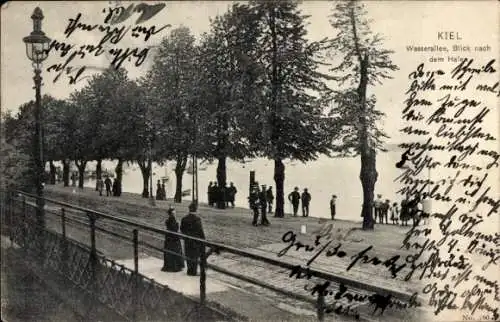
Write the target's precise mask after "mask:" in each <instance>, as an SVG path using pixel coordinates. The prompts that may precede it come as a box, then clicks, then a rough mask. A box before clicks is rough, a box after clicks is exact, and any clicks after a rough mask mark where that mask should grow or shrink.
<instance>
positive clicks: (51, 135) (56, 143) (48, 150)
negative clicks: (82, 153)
mask: <svg viewBox="0 0 500 322" xmlns="http://www.w3.org/2000/svg"><path fill="white" fill-rule="evenodd" d="M66 105H67V103H66V102H65V101H64V100H58V99H55V98H52V97H50V98H47V99H46V100H45V102H44V104H43V108H44V120H43V124H44V153H45V159H46V160H48V161H49V165H50V176H49V183H50V184H55V183H56V167H55V165H54V161H62V162H63V166H64V165H65V163H66V157H67V153H68V152H69V151H67V150H66V147H67V145H66V143H67V142H66V135H67V134H68V133H67V132H68V129H67V128H66V127H65V126H66V124H64V121H65V116H66V115H65V113H66ZM68 166H69V165H68ZM68 171H69V168H68Z"/></svg>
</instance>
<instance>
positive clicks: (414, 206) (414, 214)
mask: <svg viewBox="0 0 500 322" xmlns="http://www.w3.org/2000/svg"><path fill="white" fill-rule="evenodd" d="M407 207H408V211H409V214H410V218H411V219H412V220H413V227H416V226H418V224H419V222H420V213H421V211H422V204H421V203H420V196H416V197H415V199H413V200H410V201H409V202H408V204H407Z"/></svg>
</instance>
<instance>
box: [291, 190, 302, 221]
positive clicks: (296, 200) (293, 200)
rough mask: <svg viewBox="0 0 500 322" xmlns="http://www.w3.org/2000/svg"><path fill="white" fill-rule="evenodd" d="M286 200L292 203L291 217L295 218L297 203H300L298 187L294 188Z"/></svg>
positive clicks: (297, 208) (297, 209)
mask: <svg viewBox="0 0 500 322" xmlns="http://www.w3.org/2000/svg"><path fill="white" fill-rule="evenodd" d="M288 200H289V201H290V202H291V203H292V206H293V216H294V217H297V211H299V203H300V193H299V187H295V188H294V189H293V191H292V192H290V194H289V195H288Z"/></svg>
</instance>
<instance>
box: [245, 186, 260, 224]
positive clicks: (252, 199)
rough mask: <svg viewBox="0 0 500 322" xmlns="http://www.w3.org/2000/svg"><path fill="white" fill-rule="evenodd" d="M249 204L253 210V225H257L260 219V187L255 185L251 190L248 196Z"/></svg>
mask: <svg viewBox="0 0 500 322" xmlns="http://www.w3.org/2000/svg"><path fill="white" fill-rule="evenodd" d="M248 204H249V206H250V209H252V211H253V221H252V225H253V226H257V225H258V223H257V222H258V220H259V188H258V187H253V188H252V191H251V192H250V196H248Z"/></svg>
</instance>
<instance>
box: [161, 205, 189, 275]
mask: <svg viewBox="0 0 500 322" xmlns="http://www.w3.org/2000/svg"><path fill="white" fill-rule="evenodd" d="M165 225H166V226H167V230H169V231H173V232H178V231H179V223H178V222H177V220H176V219H175V209H174V208H170V209H169V210H168V218H167V220H166V221H165ZM163 247H164V248H165V249H166V250H168V252H163V268H162V269H161V270H162V271H164V272H180V271H182V270H183V269H184V258H182V246H181V240H180V239H179V237H177V236H172V235H167V236H165V244H164V245H163Z"/></svg>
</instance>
